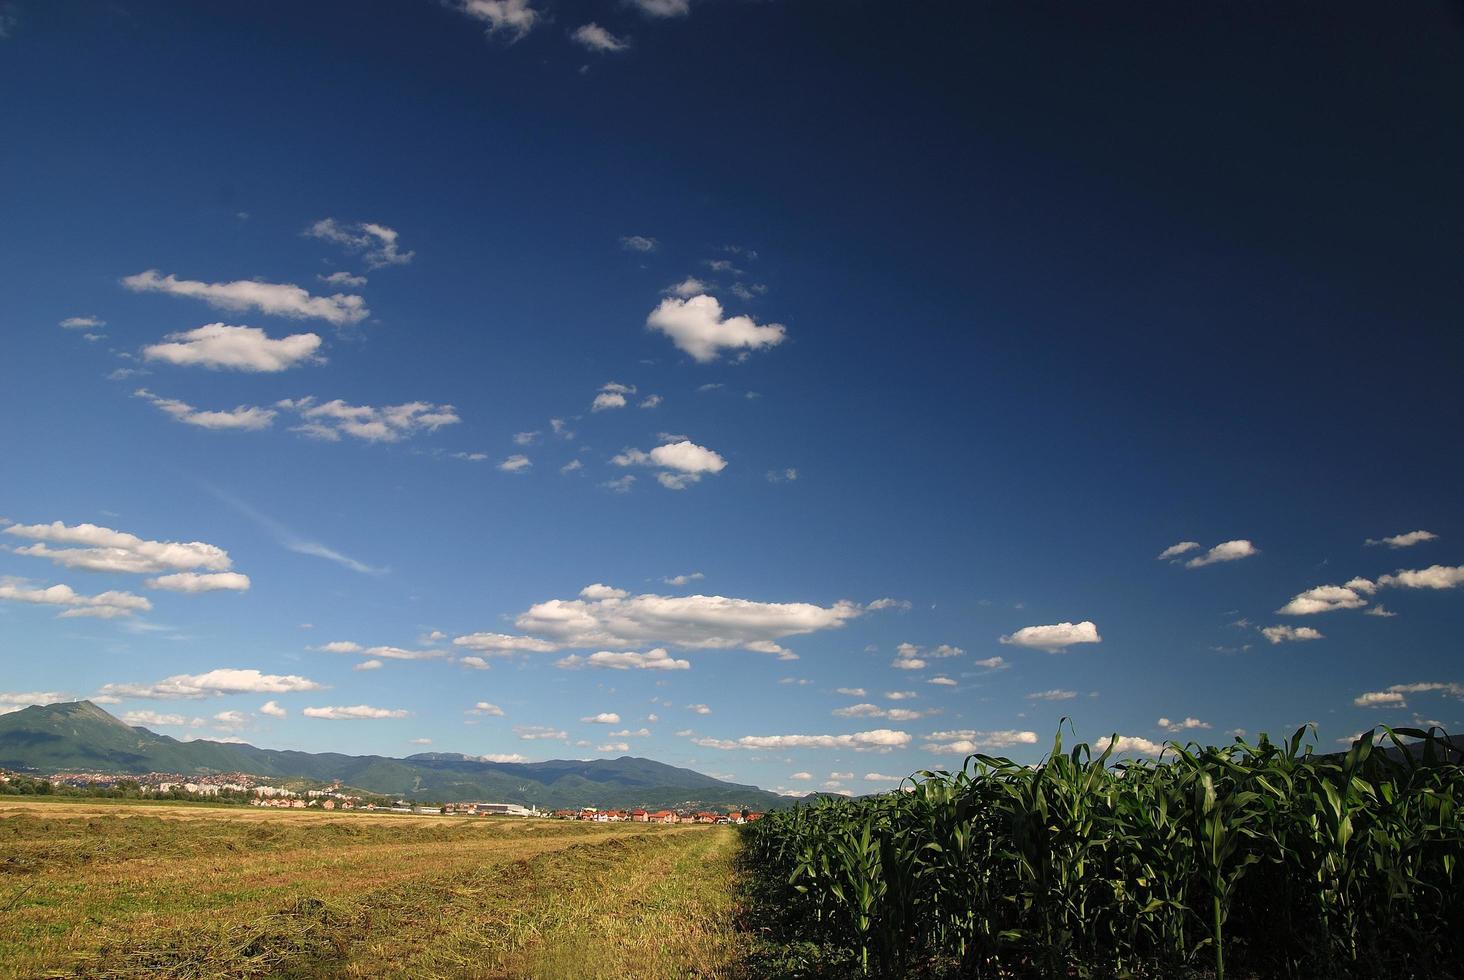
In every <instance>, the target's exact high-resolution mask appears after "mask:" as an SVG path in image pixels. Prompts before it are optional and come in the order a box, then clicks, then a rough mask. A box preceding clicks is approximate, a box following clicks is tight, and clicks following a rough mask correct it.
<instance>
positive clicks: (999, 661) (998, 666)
mask: <svg viewBox="0 0 1464 980" xmlns="http://www.w3.org/2000/svg"><path fill="white" fill-rule="evenodd" d="M975 666H977V667H985V668H986V669H987V670H1006V669H1007V668H1008V667H1010V666H1011V664H1009V663H1007V659H1006V658H1005V657H987V658H986V659H985V660H977V661H976V662H975Z"/></svg>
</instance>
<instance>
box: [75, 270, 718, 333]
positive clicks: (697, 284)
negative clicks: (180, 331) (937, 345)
mask: <svg viewBox="0 0 1464 980" xmlns="http://www.w3.org/2000/svg"><path fill="white" fill-rule="evenodd" d="M711 288H712V287H711V286H709V285H707V284H706V283H704V282H702V281H701V280H700V279H698V278H696V276H687V277H686V278H685V279H683V280H681V281H680V282H678V283H677V284H676V285H674V286H667V287H666V288H665V289H664V290H662V292H666V293H670V294H671V295H672V296H680V297H681V298H683V299H686V298H688V297H691V296H697V295H700V294H701V293H705V292H707V291H708V290H710V289H711ZM64 325H65V324H64V322H63V326H64Z"/></svg>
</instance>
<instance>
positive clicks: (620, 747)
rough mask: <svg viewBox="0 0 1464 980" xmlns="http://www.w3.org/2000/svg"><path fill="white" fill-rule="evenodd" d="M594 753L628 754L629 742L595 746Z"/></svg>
mask: <svg viewBox="0 0 1464 980" xmlns="http://www.w3.org/2000/svg"><path fill="white" fill-rule="evenodd" d="M595 751H596V752H629V751H630V743H629V742H607V743H606V744H604V745H597V746H595Z"/></svg>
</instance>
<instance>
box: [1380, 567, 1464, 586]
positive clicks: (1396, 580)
mask: <svg viewBox="0 0 1464 980" xmlns="http://www.w3.org/2000/svg"><path fill="white" fill-rule="evenodd" d="M1461 583H1464V565H1455V566H1449V565H1430V566H1429V567H1427V568H1420V569H1404V570H1401V571H1397V572H1394V573H1393V574H1392V575H1382V576H1379V578H1378V584H1379V585H1391V586H1400V587H1402V588H1405V589H1452V588H1454V586H1456V585H1460V584H1461Z"/></svg>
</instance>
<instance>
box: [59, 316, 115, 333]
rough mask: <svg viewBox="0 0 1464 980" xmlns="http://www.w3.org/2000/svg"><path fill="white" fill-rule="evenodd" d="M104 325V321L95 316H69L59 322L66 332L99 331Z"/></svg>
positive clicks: (105, 322)
mask: <svg viewBox="0 0 1464 980" xmlns="http://www.w3.org/2000/svg"><path fill="white" fill-rule="evenodd" d="M106 325H107V321H106V320H103V319H102V318H101V317H96V316H69V317H67V318H66V319H64V320H62V321H61V326H62V328H63V329H66V330H100V329H102V328H103V327H105V326H106Z"/></svg>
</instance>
